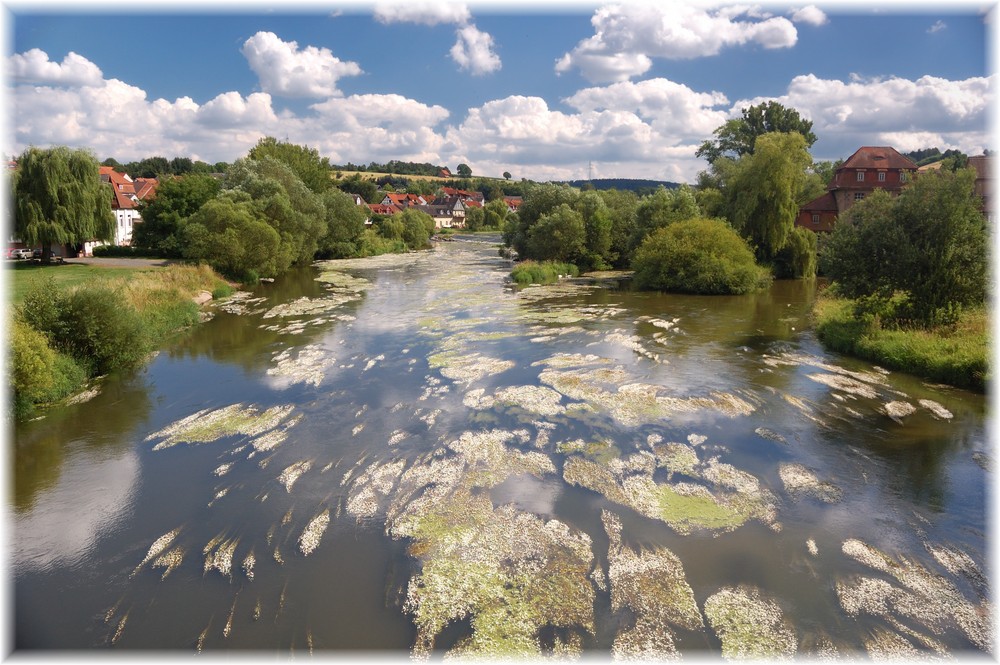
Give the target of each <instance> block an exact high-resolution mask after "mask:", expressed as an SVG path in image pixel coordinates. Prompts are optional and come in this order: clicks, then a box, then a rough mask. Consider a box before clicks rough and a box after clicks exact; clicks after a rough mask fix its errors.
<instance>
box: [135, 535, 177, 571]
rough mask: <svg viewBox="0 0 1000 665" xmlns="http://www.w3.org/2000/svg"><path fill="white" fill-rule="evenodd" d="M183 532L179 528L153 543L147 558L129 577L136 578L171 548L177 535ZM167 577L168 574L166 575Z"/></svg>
mask: <svg viewBox="0 0 1000 665" xmlns="http://www.w3.org/2000/svg"><path fill="white" fill-rule="evenodd" d="M180 532H181V528H180V527H177V528H176V529H174V530H173V531H168V532H167V533H165V534H163V535H162V536H160V537H159V538H157V539H156V540H154V541H153V544H152V545H150V546H149V551H148V552H146V557H145V558H144V559H143V560H142V561H141V562H140V563H139V565H138V566H136V567H135V570H133V571H132V573H131V574H130V575H129V577H134V576H135V574H136V573H138V572H139V569H140V568H142V567H143V566H145V565H146V564H147V563H148V562H150V561H152V560H153V559H154V558H155V557H157V556H159V555H160V554H161V553H162V552H163V551H164V550H166V549H167V548H168V547H170V544H171V543H173V542H174V539H175V538H177V535H178V534H179V533H180ZM164 577H166V574H164Z"/></svg>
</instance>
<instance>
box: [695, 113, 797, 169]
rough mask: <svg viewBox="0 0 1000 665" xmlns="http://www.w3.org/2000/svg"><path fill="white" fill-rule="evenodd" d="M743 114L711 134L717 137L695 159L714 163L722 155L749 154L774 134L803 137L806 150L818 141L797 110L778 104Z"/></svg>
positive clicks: (703, 145) (697, 153)
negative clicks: (702, 158) (792, 133)
mask: <svg viewBox="0 0 1000 665" xmlns="http://www.w3.org/2000/svg"><path fill="white" fill-rule="evenodd" d="M742 113H743V117H742V118H734V119H732V120H727V121H726V122H725V124H723V125H721V126H720V127H718V128H717V129H716V130H715V131H714V132H712V133H713V134H714V135H715V136H716V138H715V139H713V140H708V141H705V142H704V143H702V144H701V147H700V148H698V151H697V152H695V156H697V157H704V158H705V159H707V160H708V162H709V163H712V162H714V161H715V160H716V159H718V158H719V157H722V156H731V157H742V156H743V155H750V154H753V152H754V150H755V147H754V146H755V143H756V141H757V138H758V137H759V136H763V135H764V134H769V133H772V132H781V133H790V132H794V133H797V134H801V135H802V138H803V139H805V142H806V149H808V148H811V147H812V144H813V143H815V142H816V135H815V134H813V132H812V121H810V120H804V119H803V118H802V117H801V116H800V115H799V112H798V111H796V110H795V109H792V108H786V107H784V106H782V105H781V104H779V103H778V102H776V101H773V100H771V101H768V102H763V103H761V104H757V105H756V106H751V107H749V108H745V109H743V111H742Z"/></svg>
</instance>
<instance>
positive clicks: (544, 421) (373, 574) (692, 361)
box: [10, 240, 991, 657]
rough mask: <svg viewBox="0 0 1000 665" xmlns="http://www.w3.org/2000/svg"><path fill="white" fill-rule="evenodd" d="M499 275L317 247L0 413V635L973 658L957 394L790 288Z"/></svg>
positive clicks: (978, 482)
mask: <svg viewBox="0 0 1000 665" xmlns="http://www.w3.org/2000/svg"><path fill="white" fill-rule="evenodd" d="M509 269H510V267H509V264H507V263H506V262H504V261H503V260H502V259H500V258H499V257H498V256H497V252H496V247H495V245H494V244H492V243H490V242H489V241H484V240H460V241H459V242H454V243H441V244H440V245H439V246H438V247H437V248H436V249H435V250H434V251H429V252H421V253H417V254H409V255H404V256H389V257H377V258H373V259H366V260H360V261H348V262H326V263H323V264H318V265H317V266H315V267H311V268H308V269H303V270H300V271H298V272H294V273H291V274H289V275H288V276H286V277H284V278H282V279H280V280H278V281H276V282H275V283H273V284H263V285H261V286H260V287H258V288H257V289H255V290H254V292H253V293H251V294H242V295H241V296H240V297H239V298H237V299H235V300H234V301H231V302H229V303H223V304H217V305H213V306H212V308H211V309H212V311H213V313H214V315H215V316H214V319H213V320H211V321H209V322H208V323H206V324H204V325H202V326H201V327H199V328H198V329H197V330H195V331H193V332H191V333H190V334H188V335H186V336H184V337H183V338H182V339H179V340H177V341H176V342H175V343H174V344H173V345H171V346H170V347H168V348H165V349H163V350H162V351H161V352H160V353H159V354H158V355H157V356H156V358H155V359H154V360H153V361H152V362H151V363H150V364H149V365H148V366H147V367H145V368H144V369H143V370H141V371H139V372H136V373H135V374H131V375H128V376H113V377H110V378H108V379H107V380H106V381H105V382H104V383H103V384H102V388H101V392H100V394H99V395H98V396H96V397H94V398H93V399H92V400H90V401H88V402H85V403H82V404H76V405H70V406H64V407H60V408H57V409H53V410H51V411H49V412H48V413H47V415H46V416H45V417H44V418H42V419H40V420H37V421H34V422H31V423H27V424H25V425H24V426H22V427H19V428H18V430H17V432H16V433H15V434H14V438H13V444H14V445H13V447H14V449H15V455H14V460H15V468H14V474H13V479H14V483H13V490H14V492H13V497H12V509H11V512H12V520H11V524H12V526H11V529H10V541H11V542H10V544H11V550H10V551H11V563H12V568H13V574H14V594H13V595H14V598H13V600H14V603H13V619H14V627H15V647H16V648H17V649H95V648H96V649H103V648H113V649H119V650H121V649H125V650H129V649H164V650H182V651H189V652H191V651H195V650H198V649H202V650H206V651H211V650H218V649H253V650H260V651H262V652H266V653H280V652H288V651H315V652H321V651H323V650H352V651H353V650H368V649H377V650H386V651H389V652H391V653H394V654H399V655H401V656H405V655H408V654H410V653H411V652H412V653H413V654H414V655H421V654H423V653H425V652H426V650H427V649H433V650H436V651H439V652H446V651H449V650H454V651H455V652H456V653H468V652H470V651H486V652H491V651H496V650H500V651H509V650H514V651H519V652H525V653H530V652H531V651H533V650H536V649H537V650H540V651H542V652H546V653H548V652H552V651H559V652H560V653H568V654H570V655H572V654H579V653H580V652H581V650H582V651H584V652H588V653H589V652H594V653H596V654H598V655H605V656H607V655H609V653H611V652H613V653H614V654H616V655H628V654H636V653H639V654H643V653H644V654H645V655H647V656H649V655H653V656H657V657H663V656H667V655H670V654H672V653H677V652H679V653H681V654H689V655H692V656H697V655H699V654H703V653H704V652H705V650H708V651H710V652H712V653H714V654H719V653H720V652H721V653H722V654H724V655H733V654H738V653H741V652H740V649H741V648H743V649H751V647H749V646H746V645H745V644H743V643H741V642H740V638H739V636H738V632H739V631H738V630H737V629H738V625H736V624H738V621H736V623H733V622H732V621H730V622H729V623H727V622H726V621H723V620H722V619H720V618H719V617H718V615H717V614H715V613H714V612H713V611H710V609H711V608H713V607H716V606H717V605H718V604H719V603H721V602H722V600H723V599H729V598H736V599H737V601H738V603H742V605H741V607H742V608H743V609H742V610H740V611H741V612H743V613H742V614H740V613H739V612H737V613H736V615H734V616H746V617H756V619H755V620H756V621H761V618H760V617H761V616H766V617H768V618H767V619H766V620H767V621H774V622H775V623H774V624H773V626H772V628H773V630H772V631H771V632H772V633H773V634H774V635H778V636H782V635H784V636H785V637H786V638H787V639H785V640H784V641H782V640H779V639H775V640H773V641H771V642H769V643H767V644H764V645H758V646H759V647H760V648H763V649H765V650H768V651H767V653H770V654H772V655H790V653H796V654H798V655H825V654H836V655H839V656H841V657H847V656H852V655H858V654H864V653H867V654H869V655H872V656H879V655H885V654H890V653H891V654H903V655H906V654H910V653H911V652H915V651H917V650H919V651H924V652H929V653H932V654H944V653H962V652H966V651H968V650H975V651H982V650H984V649H985V645H986V643H987V642H988V641H989V639H990V638H989V637H988V636H989V635H990V630H991V627H990V625H989V605H988V601H987V600H986V599H987V592H988V590H987V588H986V585H985V579H986V576H987V574H988V571H987V569H986V561H985V559H986V555H987V511H986V504H987V487H988V482H989V477H990V475H991V470H990V464H991V459H990V452H989V447H988V442H987V438H986V404H985V400H984V399H983V397H982V396H980V395H975V394H971V393H968V392H964V391H960V390H956V389H951V388H947V387H942V386H932V385H927V384H925V383H924V382H921V381H920V380H918V379H915V378H913V377H910V376H907V375H903V374H899V373H889V372H886V371H884V370H881V369H879V368H876V367H873V366H872V365H870V364H868V363H863V362H859V361H856V360H852V359H848V358H844V357H841V356H838V355H835V354H830V353H827V352H825V351H824V350H823V349H822V348H821V347H820V346H819V344H818V343H817V341H816V339H815V336H814V335H813V333H812V332H811V330H810V322H809V311H810V307H811V303H812V299H813V298H814V295H815V288H816V287H815V284H812V283H803V282H790V281H789V282H784V281H782V282H776V283H775V285H774V286H773V288H771V289H770V290H769V291H768V292H766V293H763V294H758V295H753V296H741V297H694V296H677V295H664V294H653V293H635V292H631V291H629V290H628V289H627V288H624V287H623V286H622V285H620V284H619V283H617V282H616V281H614V280H611V281H587V280H570V281H563V282H561V283H560V284H558V285H553V286H545V287H530V288H527V289H522V290H518V289H515V288H513V287H512V286H511V285H510V284H508V283H507V280H506V274H507V272H508V271H509ZM192 416H194V418H191V417H192ZM186 418H187V419H190V420H189V421H187V425H188V426H187V427H186V428H184V427H177V426H175V425H176V424H177V423H178V422H181V421H183V420H184V419H186ZM172 426H174V427H173V429H171V427H172ZM198 428H200V429H198ZM196 430H197V431H196ZM616 525H617V526H616ZM227 562H228V564H227ZM636 571H645V572H643V573H642V574H639V573H637V572H636ZM636 575H638V577H636ZM636 579H638V580H639V581H640V583H638V584H634V583H633V582H635V580H636ZM664 579H672V580H677V584H676V585H675V586H674V587H671V589H669V590H664V589H659V587H658V586H657V584H656V583H653V582H649V581H648V580H659V581H662V580H664ZM543 582H544V584H543ZM550 583H551V584H550ZM491 585H492V586H491ZM661 586H662V585H661ZM530 608H535V609H530ZM644 649H645V651H643V650H644ZM789 649H791V652H789ZM742 653H744V654H746V653H753V652H752V649H751V650H750V651H746V650H745V651H743V652H742Z"/></svg>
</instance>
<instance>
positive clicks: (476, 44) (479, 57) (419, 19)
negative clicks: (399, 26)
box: [375, 1, 501, 76]
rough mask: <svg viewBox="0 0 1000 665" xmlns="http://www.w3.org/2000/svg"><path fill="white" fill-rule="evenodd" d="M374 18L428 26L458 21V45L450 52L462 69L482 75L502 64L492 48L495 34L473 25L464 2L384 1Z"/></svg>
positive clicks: (456, 22)
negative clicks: (399, 2)
mask: <svg viewBox="0 0 1000 665" xmlns="http://www.w3.org/2000/svg"><path fill="white" fill-rule="evenodd" d="M375 20H377V21H379V22H380V23H416V24H418V25H428V26H435V25H442V24H445V25H450V24H455V25H457V26H458V29H457V30H456V31H455V45H454V46H452V47H451V50H450V51H449V52H448V53H449V55H450V56H451V59H452V60H454V61H455V63H456V64H457V65H458V68H459V69H461V70H463V71H468V72H470V73H471V74H473V75H475V76H482V75H484V74H492V73H493V72H495V71H497V70H499V69H500V67H501V62H500V56H499V55H497V53H496V51H495V50H494V48H493V36H492V35H490V34H489V33H486V32H483V31H482V30H480V29H479V28H477V27H476V26H475V25H474V24H473V22H472V15H471V14H470V13H469V8H468V7H467V6H466V5H464V4H454V3H451V2H443V1H442V2H411V3H401V4H396V3H392V4H381V5H377V6H376V7H375Z"/></svg>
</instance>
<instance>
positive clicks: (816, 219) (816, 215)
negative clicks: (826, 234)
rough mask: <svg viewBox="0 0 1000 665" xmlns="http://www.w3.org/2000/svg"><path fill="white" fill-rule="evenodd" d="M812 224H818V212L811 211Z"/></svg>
mask: <svg viewBox="0 0 1000 665" xmlns="http://www.w3.org/2000/svg"><path fill="white" fill-rule="evenodd" d="M813 224H814V225H816V226H818V225H819V213H818V212H814V213H813Z"/></svg>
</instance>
